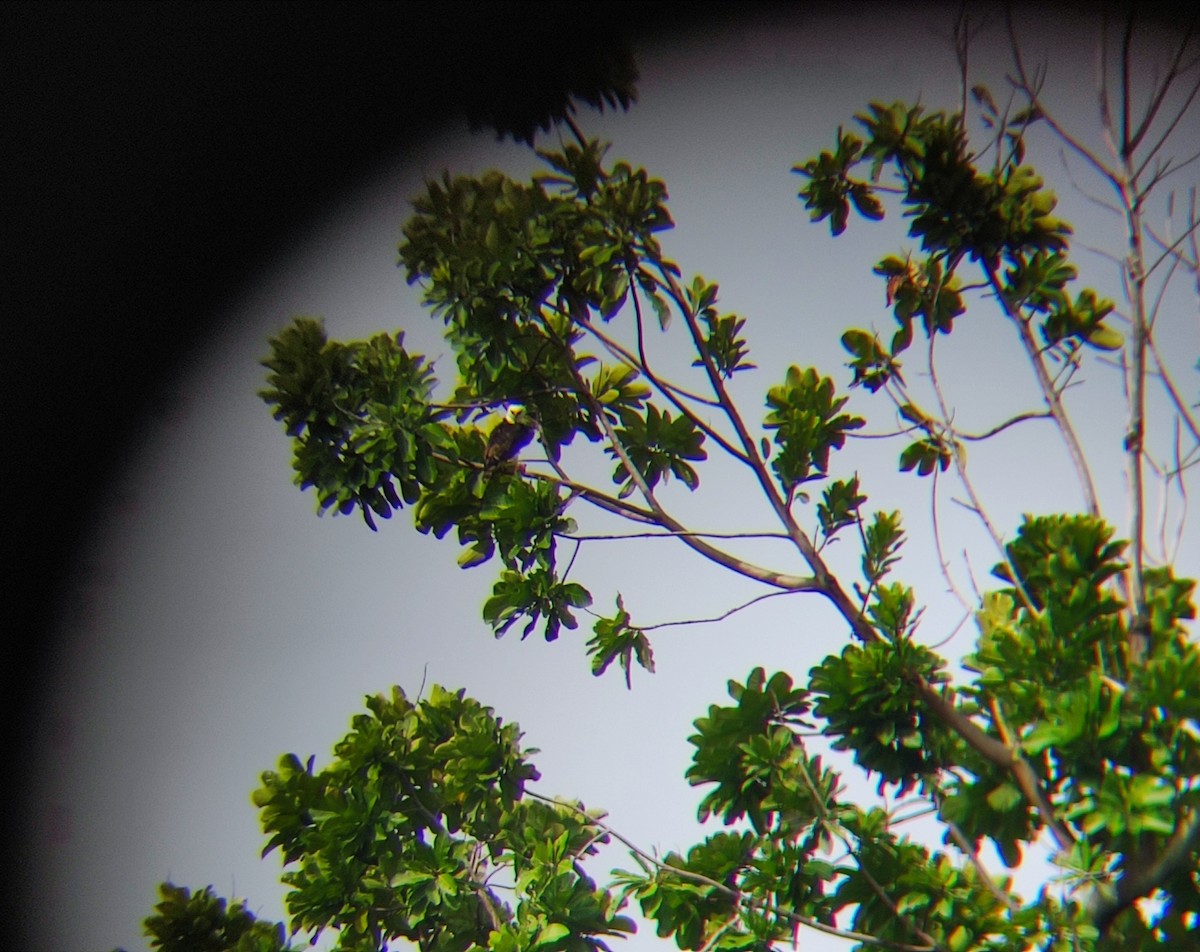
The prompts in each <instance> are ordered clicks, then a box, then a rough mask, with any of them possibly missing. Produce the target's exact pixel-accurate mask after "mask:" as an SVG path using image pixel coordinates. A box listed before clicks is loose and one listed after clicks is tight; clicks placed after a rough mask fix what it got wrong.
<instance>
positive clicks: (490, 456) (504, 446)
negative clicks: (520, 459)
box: [483, 419, 533, 469]
mask: <svg viewBox="0 0 1200 952" xmlns="http://www.w3.org/2000/svg"><path fill="white" fill-rule="evenodd" d="M532 439H533V426H532V425H531V424H530V423H528V422H525V421H521V420H518V421H512V420H508V419H504V420H501V421H500V422H499V423H497V424H496V426H495V427H494V428H493V429H492V432H491V435H490V436H489V437H488V442H487V446H486V447H485V448H484V451H483V467H484V469H495V468H496V467H497V466H499V465H501V464H502V463H507V462H508V461H509V460H510V459H512V458H513V457H514V456H516V455H517V454H518V453H519V452H520V451H521V450H522V449H524V448H525V447H526V446H528V445H529V441H530V440H532Z"/></svg>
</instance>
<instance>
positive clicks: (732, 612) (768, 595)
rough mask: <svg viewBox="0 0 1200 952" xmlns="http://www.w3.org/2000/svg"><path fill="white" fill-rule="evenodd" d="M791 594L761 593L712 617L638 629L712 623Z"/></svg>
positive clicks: (665, 622)
mask: <svg viewBox="0 0 1200 952" xmlns="http://www.w3.org/2000/svg"><path fill="white" fill-rule="evenodd" d="M790 594H792V593H791V592H788V591H782V592H767V593H766V594H765V595H759V596H757V597H755V598H752V599H750V601H748V602H743V603H742V604H741V605H735V606H734V607H733V608H731V609H729V611H726V612H722V613H721V614H720V615H714V616H713V617H712V618H687V619H683V620H681V621H661V622H659V623H658V624H656V625H638V629H639V630H641V631H655V630H656V629H659V628H676V627H679V626H681V625H711V624H713V623H715V622H718V621H724V620H725V619H726V618H729V617H731V616H733V615H736V614H737V613H738V612H740V611H743V610H744V609H747V608H749V607H750V606H752V605H757V604H758V603H759V602H762V601H766V600H767V599H768V598H777V597H778V596H780V595H790Z"/></svg>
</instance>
